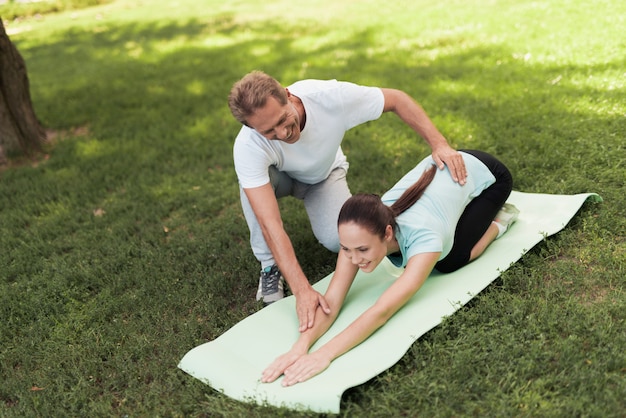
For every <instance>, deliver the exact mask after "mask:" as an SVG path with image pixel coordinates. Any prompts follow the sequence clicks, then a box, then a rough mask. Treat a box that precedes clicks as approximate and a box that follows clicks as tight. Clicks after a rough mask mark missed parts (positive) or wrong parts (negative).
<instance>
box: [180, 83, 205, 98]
mask: <svg viewBox="0 0 626 418" xmlns="http://www.w3.org/2000/svg"><path fill="white" fill-rule="evenodd" d="M185 90H186V91H187V93H189V94H195V95H196V96H202V95H204V94H205V93H206V88H205V85H204V83H202V82H201V81H199V80H193V81H191V82H190V83H188V84H187V86H185Z"/></svg>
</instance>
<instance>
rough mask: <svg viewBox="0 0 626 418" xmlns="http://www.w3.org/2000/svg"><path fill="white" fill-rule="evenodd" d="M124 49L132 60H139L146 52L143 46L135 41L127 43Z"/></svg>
mask: <svg viewBox="0 0 626 418" xmlns="http://www.w3.org/2000/svg"><path fill="white" fill-rule="evenodd" d="M124 48H125V49H126V53H127V55H128V56H129V57H132V58H139V57H140V56H141V55H142V54H143V52H144V49H143V46H142V45H139V44H138V43H137V42H135V41H128V42H126V44H124Z"/></svg>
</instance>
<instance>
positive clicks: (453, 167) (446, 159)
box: [433, 145, 467, 185]
mask: <svg viewBox="0 0 626 418" xmlns="http://www.w3.org/2000/svg"><path fill="white" fill-rule="evenodd" d="M433 160H435V164H437V167H439V169H440V170H443V168H444V166H448V169H449V170H450V174H451V175H452V179H453V180H454V181H456V182H457V183H459V184H460V185H464V184H465V180H466V178H467V170H466V169H465V162H464V161H463V157H462V156H461V154H460V153H459V152H458V151H456V150H454V149H452V148H451V147H450V146H447V145H446V146H441V147H439V148H437V149H435V150H433Z"/></svg>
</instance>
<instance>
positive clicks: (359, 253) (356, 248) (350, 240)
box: [339, 222, 393, 273]
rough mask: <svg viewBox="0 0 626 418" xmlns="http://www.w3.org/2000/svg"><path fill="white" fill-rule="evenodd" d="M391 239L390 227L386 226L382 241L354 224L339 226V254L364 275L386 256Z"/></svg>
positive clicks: (391, 231)
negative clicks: (357, 267)
mask: <svg viewBox="0 0 626 418" xmlns="http://www.w3.org/2000/svg"><path fill="white" fill-rule="evenodd" d="M392 239H393V229H392V227H391V226H390V225H387V230H386V232H385V237H384V238H383V239H382V240H381V239H380V237H379V236H378V235H375V234H372V233H371V232H370V231H369V230H367V229H365V228H363V227H362V226H360V225H357V224H356V223H354V222H348V223H343V224H341V225H339V243H340V245H341V250H340V251H341V253H342V254H343V255H345V256H346V257H348V259H349V260H350V261H351V262H352V264H355V265H357V266H359V268H360V269H361V270H362V271H364V272H366V273H369V272H371V271H373V270H374V269H375V268H376V267H377V266H378V265H379V264H380V262H381V261H382V260H383V259H384V258H385V257H386V256H387V252H388V244H389V242H390V241H391V240H392Z"/></svg>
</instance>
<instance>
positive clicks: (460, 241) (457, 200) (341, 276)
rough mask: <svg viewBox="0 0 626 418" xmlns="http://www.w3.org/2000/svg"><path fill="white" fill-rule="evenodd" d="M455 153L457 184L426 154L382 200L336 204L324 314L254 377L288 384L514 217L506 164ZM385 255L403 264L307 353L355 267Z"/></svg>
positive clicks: (378, 322)
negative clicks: (459, 165) (361, 308)
mask: <svg viewBox="0 0 626 418" xmlns="http://www.w3.org/2000/svg"><path fill="white" fill-rule="evenodd" d="M461 154H462V156H463V160H464V162H465V165H466V167H467V172H468V177H467V181H466V184H465V185H464V186H461V185H459V184H458V183H455V182H454V181H453V180H452V177H451V175H450V172H449V171H448V169H445V170H438V169H437V168H436V166H435V165H434V162H433V160H432V157H428V158H426V159H424V160H422V161H421V162H420V163H419V164H418V165H417V166H416V167H415V168H414V169H413V170H411V171H410V172H409V173H407V174H406V175H405V176H404V177H403V178H402V179H401V180H400V181H399V182H398V183H397V184H396V185H395V186H394V187H393V188H392V189H391V190H389V191H388V192H387V193H385V195H384V196H383V197H382V199H381V198H379V197H378V196H375V195H364V194H361V195H355V196H352V197H351V198H350V199H349V200H348V201H347V202H346V203H345V204H344V205H343V207H342V209H341V212H340V214H339V220H338V228H339V241H340V244H341V250H340V252H339V255H338V258H337V268H336V269H335V273H334V275H333V277H332V279H331V282H330V285H329V287H328V290H327V291H326V295H325V298H326V301H327V302H328V303H329V305H330V307H331V313H330V314H321V313H320V315H319V316H316V318H319V320H316V321H315V325H314V326H313V328H311V329H308V330H307V331H305V332H303V333H301V334H300V337H299V338H298V340H297V341H296V343H295V344H294V345H293V347H292V348H291V350H289V351H288V352H287V353H285V354H283V355H282V356H280V357H278V358H277V359H276V360H274V362H273V363H272V364H271V365H270V366H269V367H267V368H266V369H265V370H264V371H263V374H262V377H261V381H262V382H273V381H274V380H276V379H277V378H278V377H279V376H281V375H283V374H284V379H283V381H282V385H283V386H290V385H293V384H296V383H298V382H303V381H305V380H307V379H309V378H311V377H313V376H315V375H316V374H318V373H320V372H322V371H323V370H325V369H326V368H327V367H328V366H329V364H330V362H331V361H333V360H334V359H335V358H337V357H339V356H341V355H342V354H343V353H345V352H347V351H349V350H350V349H352V348H353V347H355V346H356V345H358V344H359V343H361V342H362V341H364V340H365V339H366V338H368V337H369V336H370V335H371V334H372V333H373V332H374V331H375V330H376V329H378V328H379V327H381V326H382V325H383V324H384V323H385V322H387V320H388V319H389V318H390V317H391V316H392V315H394V314H395V313H396V312H397V311H398V310H399V309H400V308H401V307H402V306H403V305H404V304H405V303H406V302H407V301H408V300H409V299H410V298H411V297H412V296H413V295H414V294H415V293H416V292H417V291H418V289H419V288H420V287H421V286H422V284H423V283H424V281H425V280H426V278H427V277H428V276H429V275H430V273H431V272H432V270H433V268H436V269H437V270H439V271H441V272H443V273H448V272H452V271H455V270H457V269H459V268H461V267H463V266H464V265H466V264H468V263H469V262H471V261H472V260H474V259H476V258H477V257H478V256H480V255H481V254H482V253H483V251H484V250H485V249H486V248H487V246H488V245H489V244H491V243H492V242H493V241H494V240H495V239H497V238H498V237H500V236H501V235H502V234H503V233H504V232H505V231H506V230H507V228H508V226H509V225H511V224H512V223H513V222H514V221H515V219H516V218H517V214H518V213H519V211H517V209H516V208H515V207H514V206H512V205H508V204H507V205H505V202H506V199H507V198H508V197H509V194H510V193H511V189H512V178H511V174H510V172H509V170H508V169H507V168H506V167H505V166H504V165H503V164H502V163H501V162H500V161H498V160H497V159H496V158H494V157H492V156H491V155H489V154H487V153H484V152H481V151H469V150H467V151H462V152H461ZM385 257H388V258H389V259H390V260H391V262H393V263H394V264H395V265H396V266H399V267H400V266H401V267H405V269H404V271H403V272H402V274H401V275H400V277H398V279H397V280H396V281H395V282H394V283H393V284H392V285H391V286H390V287H389V288H388V289H387V290H385V292H383V294H382V295H381V296H380V297H379V298H378V300H377V301H376V302H375V303H374V305H372V306H371V307H370V308H369V309H367V310H366V311H365V312H364V313H363V314H362V315H361V316H359V317H358V318H357V319H356V320H354V322H352V323H351V324H350V325H349V326H348V327H347V328H346V329H344V330H343V331H341V332H340V333H339V334H338V335H336V336H335V337H334V338H332V339H331V340H330V341H328V342H327V343H326V344H324V345H323V346H321V347H319V348H318V349H317V350H316V351H314V352H312V353H308V351H309V349H310V347H311V346H312V345H313V344H314V343H315V341H316V340H317V339H318V338H319V337H320V336H321V335H323V334H324V333H325V332H326V331H327V330H328V328H330V326H331V325H332V323H333V322H334V320H335V318H336V317H337V314H338V312H339V310H340V308H341V305H342V303H343V301H344V298H345V296H346V294H347V293H348V290H349V289H350V286H351V285H352V282H353V280H354V277H355V276H356V273H357V271H358V270H359V269H361V270H362V271H364V272H371V271H373V270H374V269H375V268H376V267H377V266H378V265H379V264H380V262H381V261H382V260H383V258H385ZM318 309H321V308H318Z"/></svg>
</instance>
